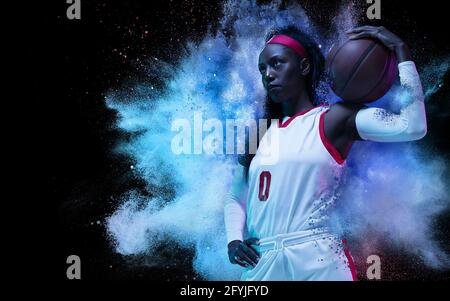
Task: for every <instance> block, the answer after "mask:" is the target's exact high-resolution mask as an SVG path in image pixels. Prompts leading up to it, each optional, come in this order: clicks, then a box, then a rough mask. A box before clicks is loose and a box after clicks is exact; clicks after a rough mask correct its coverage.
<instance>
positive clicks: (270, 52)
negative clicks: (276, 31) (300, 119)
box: [258, 44, 309, 103]
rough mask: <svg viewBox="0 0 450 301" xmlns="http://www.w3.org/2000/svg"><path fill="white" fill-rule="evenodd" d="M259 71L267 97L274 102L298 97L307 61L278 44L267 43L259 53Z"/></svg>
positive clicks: (303, 81) (303, 80)
mask: <svg viewBox="0 0 450 301" xmlns="http://www.w3.org/2000/svg"><path fill="white" fill-rule="evenodd" d="M258 67H259V71H260V73H261V76H262V82H263V85H264V88H265V89H266V91H267V93H268V94H269V97H270V98H271V99H272V100H273V101H274V102H276V103H281V102H285V101H292V100H295V99H298V98H299V97H300V95H301V93H302V91H303V90H304V89H305V78H304V76H306V75H307V74H308V72H309V62H308V60H307V59H301V58H300V57H299V56H298V55H297V54H296V53H295V52H294V51H293V50H291V49H290V48H288V47H286V46H283V45H280V44H269V45H267V46H266V47H265V48H264V50H263V51H262V52H261V54H260V55H259V63H258Z"/></svg>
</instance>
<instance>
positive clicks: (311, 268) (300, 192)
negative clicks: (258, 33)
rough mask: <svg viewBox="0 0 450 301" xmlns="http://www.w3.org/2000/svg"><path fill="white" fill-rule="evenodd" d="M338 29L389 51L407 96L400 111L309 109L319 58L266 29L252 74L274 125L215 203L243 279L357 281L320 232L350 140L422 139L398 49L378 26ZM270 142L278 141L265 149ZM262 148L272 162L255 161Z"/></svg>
mask: <svg viewBox="0 0 450 301" xmlns="http://www.w3.org/2000/svg"><path fill="white" fill-rule="evenodd" d="M347 33H348V34H349V38H350V39H358V38H363V37H369V38H374V39H378V40H379V41H381V42H382V43H383V44H384V45H386V47H388V48H389V49H391V50H392V51H394V52H395V54H396V56H397V61H398V63H399V64H398V68H399V76H400V81H401V84H402V86H404V87H405V88H407V89H409V91H410V92H411V93H412V96H413V97H414V100H413V101H412V102H411V103H410V104H409V105H407V106H405V107H404V108H402V110H401V113H400V114H394V113H392V112H388V111H385V110H383V109H381V108H369V107H366V106H363V105H357V104H351V103H346V102H338V103H336V104H334V105H318V103H317V100H316V99H315V97H316V96H315V89H316V87H317V85H318V82H319V80H320V78H321V74H322V69H323V62H324V58H323V56H322V54H321V52H320V50H319V49H318V47H317V46H316V44H315V43H314V41H312V39H311V38H310V37H308V36H307V35H306V34H304V33H303V32H301V31H300V30H298V29H296V28H295V27H292V26H290V27H287V28H282V29H278V30H274V31H272V32H270V33H269V35H268V36H267V37H266V45H265V47H264V49H263V51H262V52H261V54H260V56H259V70H260V72H261V76H262V82H263V85H264V87H265V89H266V90H267V102H266V116H265V117H266V118H267V119H268V120H269V121H270V120H271V119H275V120H276V119H278V120H277V122H276V123H275V124H274V123H272V125H270V126H269V128H268V130H267V131H266V132H265V134H264V135H263V137H262V138H261V140H260V141H259V144H258V149H257V152H256V154H255V155H253V156H252V155H246V156H244V157H240V158H239V163H240V164H239V166H238V169H237V172H236V173H235V175H234V178H233V182H232V187H231V190H230V193H229V195H228V196H227V200H226V202H225V207H224V210H225V225H226V232H227V239H228V255H229V259H230V261H231V263H233V264H239V265H241V266H242V267H245V270H244V272H243V274H242V277H241V279H242V280H356V272H355V269H354V265H353V262H352V259H351V256H350V254H349V253H348V251H347V250H346V248H345V247H344V245H343V243H342V241H341V240H340V238H339V237H338V236H337V235H336V234H334V233H332V232H331V231H330V229H329V228H327V219H328V215H329V209H330V207H331V206H332V205H333V202H334V201H335V198H336V197H335V194H334V190H335V189H336V187H337V186H338V185H339V177H340V174H341V171H342V168H343V166H344V165H345V160H346V158H347V155H348V153H349V150H350V148H351V146H352V144H353V142H354V141H356V140H367V141H377V142H396V141H412V140H418V139H421V138H422V137H423V136H425V134H426V131H427V123H426V115H425V107H424V102H423V100H424V98H423V92H422V87H421V82H420V79H419V76H418V73H417V71H416V68H415V65H414V63H413V62H412V61H411V56H410V53H409V49H408V47H407V46H406V44H405V43H403V42H402V40H401V39H400V38H398V37H397V36H396V35H394V34H393V33H392V32H390V31H388V30H387V29H386V28H383V27H372V26H363V27H359V28H355V29H353V30H350V31H348V32H347ZM274 137H278V138H277V139H278V143H276V144H271V143H270V141H271V140H272V138H274ZM268 152H272V153H273V152H276V153H277V155H278V160H276V162H274V163H267V161H264V154H267V153H268ZM245 225H246V226H247V230H248V234H249V237H250V238H249V239H246V240H244V239H243V233H244V227H245Z"/></svg>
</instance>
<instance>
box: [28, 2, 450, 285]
mask: <svg viewBox="0 0 450 301" xmlns="http://www.w3.org/2000/svg"><path fill="white" fill-rule="evenodd" d="M300 2H301V3H302V4H303V5H304V7H305V8H306V10H307V12H308V13H309V15H310V16H311V17H312V19H313V21H314V22H319V23H320V24H321V25H322V27H323V28H327V27H328V26H327V24H329V22H330V20H331V19H332V17H333V15H334V13H333V12H334V11H335V10H336V8H337V7H338V6H339V4H340V1H334V2H331V1H318V0H315V1H300ZM353 2H355V3H358V4H360V3H359V2H363V3H362V6H363V7H366V6H367V5H365V1H363V0H361V1H359V0H353ZM81 3H82V18H81V20H68V19H67V18H66V16H65V13H66V7H67V4H66V3H65V1H63V0H60V1H53V4H49V3H47V4H46V6H45V7H43V6H42V7H41V9H42V8H44V11H43V14H44V15H45V18H42V19H38V20H37V21H36V22H37V23H35V24H34V25H35V26H36V28H35V29H34V31H33V29H32V33H33V36H32V37H31V40H30V41H32V43H33V46H34V47H32V48H30V49H32V56H33V57H35V59H34V63H37V68H36V69H35V71H36V72H35V73H34V74H32V76H33V78H34V80H33V83H34V84H36V85H35V86H34V89H35V91H38V92H39V95H40V97H39V106H40V108H41V109H42V108H43V109H44V112H43V113H42V115H41V116H42V117H43V118H40V122H41V125H42V126H43V131H44V133H45V139H44V140H42V142H41V143H43V146H42V147H43V148H45V156H44V157H43V159H42V162H41V163H44V164H45V170H46V171H49V172H50V177H49V178H47V179H46V180H47V183H46V184H47V185H46V188H48V190H47V193H48V194H49V198H48V197H47V198H46V203H47V204H50V205H51V209H49V210H50V211H49V212H51V213H52V214H50V215H49V219H48V220H49V221H50V226H51V228H50V229H51V232H49V235H50V239H51V242H52V244H51V247H48V248H46V249H45V252H47V253H48V254H49V255H51V256H50V259H49V260H51V261H52V264H53V265H52V267H54V269H52V273H53V276H54V277H56V278H57V279H65V273H66V267H67V265H66V263H65V261H66V258H67V256H68V255H70V254H77V255H79V256H80V257H81V258H82V269H83V270H82V274H83V279H154V280H191V279H201V278H199V277H198V275H195V273H194V271H193V270H192V267H191V255H192V250H189V249H180V250H179V252H178V253H179V254H177V255H178V256H173V254H165V249H164V245H161V246H160V251H161V254H165V255H167V256H166V257H167V259H168V261H169V259H170V260H171V262H170V264H169V263H168V265H167V266H162V267H160V268H150V267H146V265H145V264H143V263H145V260H146V259H145V258H126V257H122V256H119V255H117V254H115V253H114V252H113V251H112V248H111V246H110V244H109V242H108V240H107V237H106V235H105V230H104V227H103V225H102V224H101V223H100V224H98V223H97V221H102V220H103V219H104V217H105V216H107V215H108V214H110V213H111V212H112V211H113V208H115V206H116V205H117V204H118V202H119V197H120V195H121V194H122V193H124V192H125V191H127V190H128V189H129V188H131V187H141V186H142V183H140V181H139V180H138V179H134V178H130V176H129V173H128V171H129V165H130V162H129V159H128V158H126V157H120V156H117V155H113V154H112V153H111V148H112V147H113V146H114V144H115V142H116V141H117V139H119V138H120V133H118V132H116V131H114V130H111V125H112V124H113V123H114V120H115V117H116V116H115V114H114V113H113V112H112V111H110V110H108V109H107V108H106V107H105V104H104V96H105V92H106V91H108V90H109V89H111V88H119V87H120V85H122V84H124V83H126V82H127V81H128V80H130V79H132V78H137V77H142V78H145V79H150V80H153V81H154V82H155V83H156V84H158V78H157V77H155V78H152V75H149V74H146V73H145V72H144V69H143V67H142V65H141V62H142V60H144V59H145V58H148V57H158V58H160V59H163V60H166V61H170V62H173V63H174V64H176V61H177V59H178V56H177V55H178V54H179V52H178V51H177V49H179V47H180V44H183V42H184V41H186V39H187V38H188V37H189V38H190V39H194V40H199V39H201V38H202V36H203V35H204V34H205V33H206V31H207V28H208V25H210V26H212V28H215V27H216V26H217V23H218V20H219V18H220V16H221V5H220V2H217V1H205V0H199V1H159V0H158V1H100V0H98V1H83V0H82V1H81ZM363 16H364V14H363ZM446 18H447V11H446V9H445V8H444V4H443V2H441V1H418V2H412V1H382V20H381V21H369V20H365V19H364V18H363V19H362V20H361V24H363V23H364V24H369V25H384V26H386V27H387V28H389V29H390V30H392V31H393V32H395V33H397V34H398V35H399V36H401V37H402V38H403V39H404V40H405V41H406V42H407V43H408V44H409V45H410V46H411V48H412V49H413V55H414V59H415V60H416V61H417V63H418V64H424V63H426V62H427V61H428V60H429V57H428V54H431V55H432V56H433V57H438V56H442V55H445V54H447V55H448V54H449V48H450V46H449V45H450V43H449V35H448V34H446V28H447V26H446V25H447V24H446V21H447V20H446ZM138 59H139V60H140V61H139V60H138ZM448 84H449V81H448V75H447V77H446V79H445V86H444V89H442V90H441V91H440V92H438V93H437V94H436V95H435V97H433V106H430V107H429V110H428V113H429V133H428V135H427V137H426V138H425V139H424V140H423V141H421V142H420V143H424V144H427V147H430V148H432V149H433V150H434V151H436V152H438V153H440V154H441V155H444V156H446V157H447V158H448V154H449V148H448V144H447V143H446V142H447V140H448V138H447V136H446V130H447V127H448V122H449V117H448V115H449V112H450V108H449V103H450V101H449V99H448V97H449V89H448ZM449 217H450V214H448V213H444V214H443V215H441V216H440V217H439V219H438V221H437V226H436V227H437V228H439V229H440V231H439V233H441V234H440V235H441V237H440V238H441V239H443V240H444V241H446V242H449V241H450V237H449V234H448V232H449V231H448V230H450V225H449V221H448V220H449ZM388 256H392V258H393V259H395V260H397V261H398V262H399V264H398V265H399V266H398V268H399V269H402V268H404V271H405V272H404V275H402V277H400V278H407V279H445V278H446V274H445V273H443V272H435V271H431V270H427V269H426V268H424V267H414V266H413V267H411V266H410V264H409V263H408V261H407V260H405V261H402V259H401V258H402V254H390V255H389V254H388ZM174 257H175V258H178V259H173V258H174ZM417 271H420V273H419V274H417ZM359 273H360V274H361V276H363V277H364V271H359ZM397 277H398V274H397Z"/></svg>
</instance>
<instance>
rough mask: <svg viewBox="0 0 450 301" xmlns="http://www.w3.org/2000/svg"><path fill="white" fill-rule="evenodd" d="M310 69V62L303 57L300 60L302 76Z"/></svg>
mask: <svg viewBox="0 0 450 301" xmlns="http://www.w3.org/2000/svg"><path fill="white" fill-rule="evenodd" d="M310 69H311V64H310V63H309V59H307V58H303V59H302V60H301V61H300V73H301V74H302V75H303V76H306V75H308V73H309V71H310Z"/></svg>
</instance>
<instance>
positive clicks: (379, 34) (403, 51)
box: [346, 26, 411, 63]
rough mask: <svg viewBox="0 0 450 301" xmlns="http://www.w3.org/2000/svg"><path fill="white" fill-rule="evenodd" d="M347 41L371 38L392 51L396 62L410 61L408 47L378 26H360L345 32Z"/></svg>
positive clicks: (385, 29) (395, 36)
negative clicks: (347, 37) (347, 36)
mask: <svg viewBox="0 0 450 301" xmlns="http://www.w3.org/2000/svg"><path fill="white" fill-rule="evenodd" d="M346 33H347V34H348V35H349V39H351V40H356V39H361V38H373V39H377V40H379V41H380V42H381V43H383V45H385V46H386V47H387V48H389V49H390V50H392V51H394V52H395V54H396V56H397V60H398V62H399V63H400V62H403V61H409V60H411V55H410V52H409V48H408V46H407V45H406V44H405V43H404V42H403V40H402V39H400V38H399V37H398V36H397V35H395V34H393V33H392V32H391V31H389V30H388V29H387V28H385V27H383V26H380V27H376V26H361V27H356V28H353V29H350V30H348V31H346Z"/></svg>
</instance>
